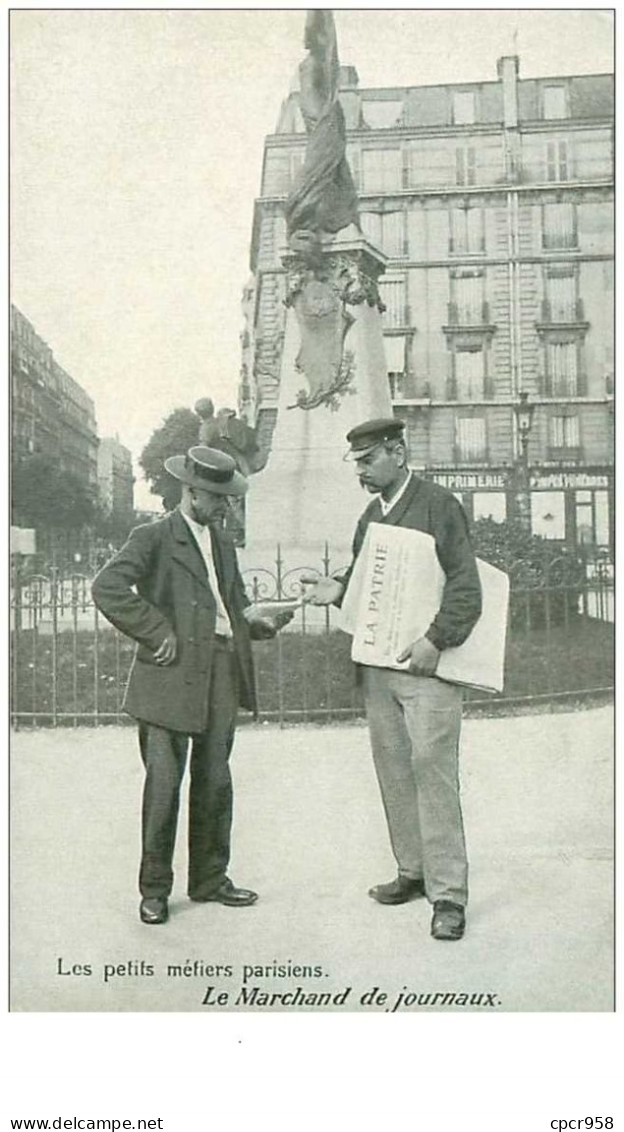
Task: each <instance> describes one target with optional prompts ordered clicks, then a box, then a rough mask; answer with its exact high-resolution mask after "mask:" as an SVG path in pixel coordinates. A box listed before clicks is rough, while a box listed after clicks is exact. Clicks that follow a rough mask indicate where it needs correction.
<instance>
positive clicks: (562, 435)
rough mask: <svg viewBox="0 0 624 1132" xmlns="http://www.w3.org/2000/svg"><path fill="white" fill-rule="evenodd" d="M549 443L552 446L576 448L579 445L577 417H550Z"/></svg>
mask: <svg viewBox="0 0 624 1132" xmlns="http://www.w3.org/2000/svg"><path fill="white" fill-rule="evenodd" d="M550 444H551V447H552V448H557V449H561V448H565V449H571V448H574V449H578V448H579V447H580V434H579V419H578V417H576V416H567V415H566V416H555V417H551V418H550Z"/></svg>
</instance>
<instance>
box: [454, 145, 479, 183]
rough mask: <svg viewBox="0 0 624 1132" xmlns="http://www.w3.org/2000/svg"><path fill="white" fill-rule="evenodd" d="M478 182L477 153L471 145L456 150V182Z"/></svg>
mask: <svg viewBox="0 0 624 1132" xmlns="http://www.w3.org/2000/svg"><path fill="white" fill-rule="evenodd" d="M476 182H477V154H476V151H475V150H474V149H473V147H472V146H471V145H464V146H459V147H458V148H457V149H456V150H455V183H456V184H457V185H475V184H476Z"/></svg>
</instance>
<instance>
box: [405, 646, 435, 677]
mask: <svg viewBox="0 0 624 1132" xmlns="http://www.w3.org/2000/svg"><path fill="white" fill-rule="evenodd" d="M439 659H440V652H439V650H438V649H437V648H436V647H435V645H432V644H431V641H429V640H427V638H426V637H419V639H418V640H417V641H414V644H413V645H409V646H408V648H406V649H403V652H401V653H399V655H398V656H397V664H402V663H403V661H405V660H409V662H410V665H409V669H408V671H409V672H412V673H413V674H414V676H433V675H434V674H435V670H436V668H437V667H438V661H439Z"/></svg>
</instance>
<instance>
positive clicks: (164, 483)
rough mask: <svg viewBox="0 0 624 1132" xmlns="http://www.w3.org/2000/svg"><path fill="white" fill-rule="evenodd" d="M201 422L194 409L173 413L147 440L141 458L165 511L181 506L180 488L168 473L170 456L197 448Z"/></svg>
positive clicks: (179, 410) (178, 410)
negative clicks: (194, 446)
mask: <svg viewBox="0 0 624 1132" xmlns="http://www.w3.org/2000/svg"><path fill="white" fill-rule="evenodd" d="M198 436H199V420H198V418H197V416H196V414H195V413H193V412H192V411H191V409H174V410H173V412H172V413H170V414H169V416H168V417H165V419H164V421H163V423H162V424H161V425H160V427H159V428H157V429H156V430H155V431H154V432H153V433H152V435H151V437H150V439H149V440H148V442H147V444H146V445H145V448H144V449H143V451H142V452H141V455H140V456H139V464H140V465H141V467H142V469H143V472H144V473H145V478H146V480H147V482H148V483H149V485H150V491H151V493H152V495H159V496H160V497H161V499H162V501H163V507H164V508H165V510H166V511H171V510H173V508H174V507H175V506H176V505H177V504H178V503H179V502H180V495H181V486H180V483H179V481H178V480H175V479H174V478H173V476H170V475H169V473H168V472H167V471H166V470H165V460H166V459H168V457H169V456H179V455H180V454H181V453H183V452H188V449H189V448H192V447H193V445H194V444H198V443H199V440H198Z"/></svg>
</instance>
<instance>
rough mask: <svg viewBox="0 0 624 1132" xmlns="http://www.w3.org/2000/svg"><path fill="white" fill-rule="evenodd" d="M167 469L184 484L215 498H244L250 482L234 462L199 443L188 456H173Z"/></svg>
mask: <svg viewBox="0 0 624 1132" xmlns="http://www.w3.org/2000/svg"><path fill="white" fill-rule="evenodd" d="M165 468H166V469H167V471H168V472H169V474H170V475H172V476H175V478H176V479H177V480H180V481H181V483H186V484H188V485H189V487H197V488H201V489H202V490H203V491H214V492H215V494H216V495H244V494H245V492H246V491H247V487H248V483H247V480H246V479H245V477H244V476H243V475H241V473H240V472H238V471H237V470H236V463H235V461H234V460H233V459H232V457H231V456H228V454H227V452H220V451H219V449H218V448H207V447H206V446H205V445H203V444H198V445H197V446H196V447H195V448H189V450H188V452H187V454H186V456H170V457H169V459H167V460H165Z"/></svg>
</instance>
